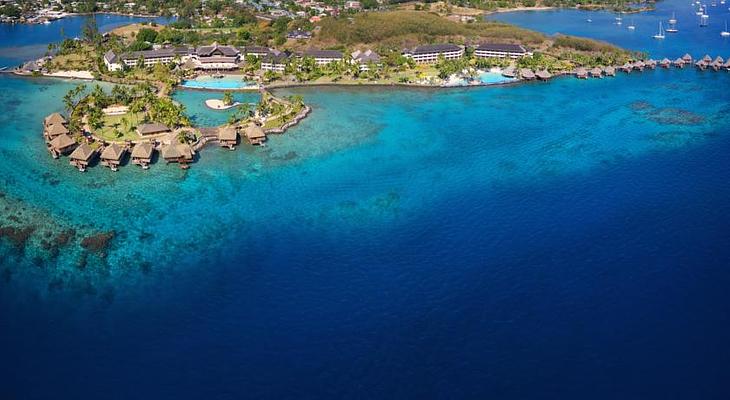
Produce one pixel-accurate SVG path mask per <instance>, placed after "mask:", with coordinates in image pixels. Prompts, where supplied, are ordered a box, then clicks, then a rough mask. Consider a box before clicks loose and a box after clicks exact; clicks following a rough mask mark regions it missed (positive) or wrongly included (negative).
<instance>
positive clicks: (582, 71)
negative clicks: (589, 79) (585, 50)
mask: <svg viewBox="0 0 730 400" xmlns="http://www.w3.org/2000/svg"><path fill="white" fill-rule="evenodd" d="M574 73H575V74H576V75H578V76H585V75H588V71H586V69H585V68H583V67H578V68H576V69H575V72H574Z"/></svg>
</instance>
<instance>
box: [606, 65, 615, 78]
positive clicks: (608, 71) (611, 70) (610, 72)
mask: <svg viewBox="0 0 730 400" xmlns="http://www.w3.org/2000/svg"><path fill="white" fill-rule="evenodd" d="M603 74H604V75H606V76H616V68H614V67H612V66H610V65H609V66H608V67H606V68H604V69H603Z"/></svg>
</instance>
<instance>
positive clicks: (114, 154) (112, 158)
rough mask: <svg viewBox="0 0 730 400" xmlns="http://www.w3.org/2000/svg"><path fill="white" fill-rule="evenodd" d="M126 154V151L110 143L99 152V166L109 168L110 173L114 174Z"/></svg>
mask: <svg viewBox="0 0 730 400" xmlns="http://www.w3.org/2000/svg"><path fill="white" fill-rule="evenodd" d="M126 153H127V149H126V148H125V147H122V146H120V145H118V144H116V143H112V144H110V145H109V146H106V148H104V151H102V152H101V165H103V166H105V167H109V169H111V170H112V171H114V172H116V171H118V170H119V164H121V162H122V158H123V157H124V154H126Z"/></svg>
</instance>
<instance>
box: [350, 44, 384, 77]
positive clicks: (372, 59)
mask: <svg viewBox="0 0 730 400" xmlns="http://www.w3.org/2000/svg"><path fill="white" fill-rule="evenodd" d="M351 56H352V63H353V64H357V65H358V67H359V69H360V72H365V71H369V70H370V66H371V65H378V66H379V65H380V56H379V55H378V53H376V52H374V51H372V50H370V49H368V50H365V51H360V50H356V51H355V52H353V53H352V54H351Z"/></svg>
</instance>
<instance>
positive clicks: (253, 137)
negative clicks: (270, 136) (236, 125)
mask: <svg viewBox="0 0 730 400" xmlns="http://www.w3.org/2000/svg"><path fill="white" fill-rule="evenodd" d="M243 134H244V135H245V136H246V140H248V142H249V143H251V144H253V145H262V144H264V142H265V141H266V133H264V130H263V129H261V127H260V126H258V125H256V124H248V126H246V129H244V131H243Z"/></svg>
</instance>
